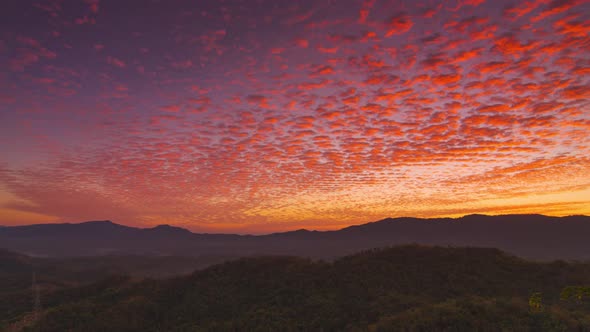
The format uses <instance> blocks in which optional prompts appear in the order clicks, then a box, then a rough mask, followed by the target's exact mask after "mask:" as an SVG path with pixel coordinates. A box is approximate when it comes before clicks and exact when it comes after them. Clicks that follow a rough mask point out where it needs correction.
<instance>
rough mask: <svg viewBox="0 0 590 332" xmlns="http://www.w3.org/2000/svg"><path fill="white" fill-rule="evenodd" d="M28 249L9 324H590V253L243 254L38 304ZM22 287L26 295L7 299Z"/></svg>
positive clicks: (14, 267)
mask: <svg viewBox="0 0 590 332" xmlns="http://www.w3.org/2000/svg"><path fill="white" fill-rule="evenodd" d="M26 259H27V258H26V257H25V256H18V255H14V256H9V255H7V254H5V255H4V256H3V257H2V262H1V263H0V264H2V266H1V267H2V273H3V274H5V276H6V275H8V274H9V273H10V271H12V273H13V274H12V275H13V277H14V278H13V279H11V280H13V284H9V283H8V281H7V280H9V279H7V278H4V279H3V280H5V281H3V283H2V291H1V292H0V296H2V298H0V303H3V305H2V307H1V308H0V310H2V311H1V315H0V319H1V323H0V324H2V325H0V326H2V327H3V328H4V329H5V330H8V331H11V330H12V331H60V332H61V331H85V332H90V331H590V287H589V286H590V263H576V262H563V261H555V262H550V263H546V262H544V263H540V262H531V261H526V260H523V259H521V258H517V257H514V256H510V255H507V254H505V253H502V252H501V251H499V250H496V249H485V248H451V247H429V246H418V245H410V246H400V247H393V248H386V249H375V250H370V251H364V252H361V253H359V254H355V255H351V256H346V257H342V258H339V259H337V260H334V261H331V262H326V261H314V260H310V259H304V258H297V257H272V256H267V257H256V258H241V259H238V260H233V261H229V262H226V263H222V264H218V265H214V266H211V267H208V268H205V269H202V270H198V271H195V272H193V273H191V274H188V275H182V276H177V277H171V278H167V279H154V278H139V277H137V276H135V277H129V276H110V277H106V276H104V275H101V274H100V273H99V274H98V275H97V276H94V277H92V278H90V279H92V280H90V279H88V281H89V282H86V283H84V282H83V280H80V279H77V280H73V281H72V283H73V284H75V285H77V286H71V285H70V286H67V285H61V286H55V285H53V287H42V288H41V290H40V294H39V298H40V301H39V302H40V304H39V305H38V307H39V309H38V310H37V312H36V313H34V312H32V308H33V304H34V301H33V300H32V297H34V296H33V295H34V292H32V293H31V284H30V283H31V278H30V273H31V268H30V266H29V267H28V268H27V264H28V263H27V262H26ZM25 273H28V274H25ZM19 275H20V276H21V278H20V279H19V278H16V277H17V276H19ZM96 279H100V280H96ZM19 280H20V281H19ZM23 280H24V281H23ZM64 280H67V278H64ZM26 284H28V286H27V285H26ZM19 291H20V293H19ZM25 291H26V295H25ZM11 294H12V295H11ZM14 294H19V295H20V297H19V298H20V299H24V300H23V301H21V302H18V303H17V304H15V305H8V304H7V303H8V302H7V300H8V299H9V297H10V296H13V297H12V299H14V298H15V297H14Z"/></svg>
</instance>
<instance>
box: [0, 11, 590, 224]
mask: <svg viewBox="0 0 590 332" xmlns="http://www.w3.org/2000/svg"><path fill="white" fill-rule="evenodd" d="M7 7H8V10H6V11H3V13H2V14H0V15H2V21H3V22H6V23H3V24H5V26H6V27H7V28H3V29H2V34H1V35H0V38H1V39H0V55H1V57H2V58H3V59H6V60H7V61H2V65H1V66H2V70H1V71H0V72H1V73H2V74H0V110H1V113H0V120H1V122H0V129H1V131H2V134H0V149H2V157H0V192H3V193H4V194H3V195H0V211H1V212H2V213H1V215H2V216H3V217H2V218H3V219H4V220H5V221H4V223H5V224H17V223H30V222H33V221H35V222H36V221H39V220H42V221H50V220H62V221H81V220H89V219H105V218H108V219H113V220H116V221H118V222H122V223H127V224H134V225H146V226H147V225H152V224H160V223H172V224H178V225H183V226H185V227H190V228H193V229H195V230H209V231H244V232H261V231H271V230H281V229H288V228H293V227H309V228H316V229H324V228H334V227H340V226H343V225H348V224H353V223H358V222H364V221H369V220H371V219H376V218H381V217H386V216H401V215H412V216H443V215H444V216H447V215H458V214H464V213H471V212H482V213H511V212H540V213H549V214H573V213H590V210H588V208H587V206H590V204H589V203H590V189H589V188H590V157H589V156H590V144H589V143H590V138H589V137H590V136H589V135H588V132H589V131H590V94H589V92H590V86H589V83H590V75H589V74H590V38H589V37H588V36H589V34H590V17H589V15H588V13H590V3H589V2H588V1H579V0H555V1H548V0H531V1H498V0H493V1H492V0H489V1H485V0H477V1H474V0H470V1H465V0H459V1H447V2H444V3H442V4H440V2H438V1H434V2H431V1H413V2H406V1H386V0H371V1H344V2H334V1H329V0H322V1H306V2H300V3H298V4H296V5H289V6H279V5H278V4H277V2H275V1H258V2H246V3H241V2H238V1H229V2H227V3H225V4H223V3H221V2H219V3H218V2H217V1H212V2H210V3H205V2H198V4H197V3H192V2H191V3H189V2H186V3H185V2H183V1H170V2H168V1H166V2H148V3H147V4H146V5H142V6H135V5H134V2H125V3H124V4H123V3H122V2H119V1H104V0H102V1H98V0H92V1H85V2H81V3H80V4H79V5H75V6H74V5H72V4H70V3H66V2H62V1H34V2H27V1H18V2H12V3H10V5H8V6H7ZM23 13H26V15H24V17H26V21H23V20H22V17H23Z"/></svg>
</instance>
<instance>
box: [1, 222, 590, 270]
mask: <svg viewBox="0 0 590 332" xmlns="http://www.w3.org/2000/svg"><path fill="white" fill-rule="evenodd" d="M588 234H590V217H588V216H570V217H561V218H558V217H548V216H543V215H504V216H485V215H469V216H465V217H462V218H458V219H450V218H443V219H417V218H396V219H384V220H381V221H378V222H373V223H368V224H364V225H359V226H352V227H348V228H344V229H341V230H338V231H325V232H318V231H307V230H299V231H294V232H286V233H275V234H269V235H260V236H251V235H234V234H196V233H191V232H190V231H188V230H186V229H182V228H178V227H172V226H166V225H164V226H158V227H154V228H147V229H141V228H134V227H127V226H122V225H118V224H115V223H113V222H110V221H94V222H86V223H80V224H49V225H31V226H18V227H3V228H0V246H1V247H3V248H6V249H9V250H12V251H16V252H20V253H25V254H29V255H33V256H37V255H39V256H58V257H59V256H61V257H63V256H94V255H105V254H123V255H128V254H134V255H137V254H140V255H145V254H148V255H182V256H186V255H190V256H198V257H200V256H226V257H235V256H253V255H269V254H270V255H294V256H303V257H313V258H334V257H339V256H343V255H347V254H351V253H354V252H358V251H360V250H367V249H370V248H378V247H383V246H392V245H400V244H411V243H416V244H425V245H443V246H444V245H451V246H472V247H490V248H499V249H501V250H503V251H506V252H509V253H512V254H515V255H518V256H521V257H524V258H530V259H536V260H552V259H566V260H590V241H588Z"/></svg>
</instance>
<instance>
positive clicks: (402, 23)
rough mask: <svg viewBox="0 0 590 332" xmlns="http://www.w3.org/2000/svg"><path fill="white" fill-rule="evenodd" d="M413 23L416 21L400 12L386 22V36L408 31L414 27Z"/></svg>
mask: <svg viewBox="0 0 590 332" xmlns="http://www.w3.org/2000/svg"><path fill="white" fill-rule="evenodd" d="M413 25H414V23H413V22H412V20H411V19H410V18H409V16H408V15H406V14H398V15H396V16H393V17H391V18H390V19H389V20H387V22H386V23H385V26H386V29H387V31H386V33H385V37H391V36H393V35H397V34H403V33H406V32H408V31H409V30H410V29H411V28H412V26H413Z"/></svg>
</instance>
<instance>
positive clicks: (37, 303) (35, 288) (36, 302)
mask: <svg viewBox="0 0 590 332" xmlns="http://www.w3.org/2000/svg"><path fill="white" fill-rule="evenodd" d="M31 291H32V292H33V322H34V323H36V322H37V321H38V320H39V313H40V312H41V296H40V294H39V285H38V284H37V272H35V271H33V280H32V285H31Z"/></svg>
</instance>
